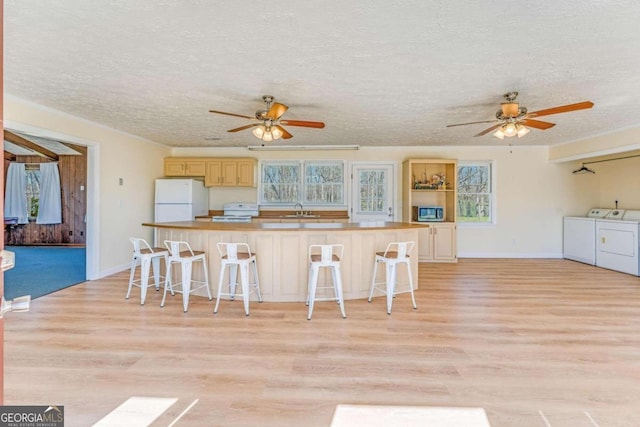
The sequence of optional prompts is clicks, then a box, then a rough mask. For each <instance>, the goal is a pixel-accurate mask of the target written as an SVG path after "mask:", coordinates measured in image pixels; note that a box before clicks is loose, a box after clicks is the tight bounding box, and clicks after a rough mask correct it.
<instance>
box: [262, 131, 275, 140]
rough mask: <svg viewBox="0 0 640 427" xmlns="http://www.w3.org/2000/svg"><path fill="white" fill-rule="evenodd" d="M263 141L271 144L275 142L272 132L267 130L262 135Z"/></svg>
mask: <svg viewBox="0 0 640 427" xmlns="http://www.w3.org/2000/svg"><path fill="white" fill-rule="evenodd" d="M262 140H263V141H264V142H271V141H273V135H271V131H270V130H267V131H266V132H265V133H264V134H263V135H262Z"/></svg>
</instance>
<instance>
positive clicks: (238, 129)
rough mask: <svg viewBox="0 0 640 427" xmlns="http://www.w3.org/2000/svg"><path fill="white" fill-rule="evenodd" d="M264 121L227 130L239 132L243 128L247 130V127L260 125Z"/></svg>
mask: <svg viewBox="0 0 640 427" xmlns="http://www.w3.org/2000/svg"><path fill="white" fill-rule="evenodd" d="M261 124H262V123H253V124H251V125H246V126H240V127H239V128H235V129H229V130H228V131H227V132H238V131H241V130H245V129H249V128H252V127H254V126H260V125H261Z"/></svg>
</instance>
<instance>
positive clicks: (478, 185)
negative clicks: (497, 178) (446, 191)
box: [457, 163, 493, 222]
mask: <svg viewBox="0 0 640 427" xmlns="http://www.w3.org/2000/svg"><path fill="white" fill-rule="evenodd" d="M491 189H492V187H491V164H489V163H479V164H475V165H461V166H459V167H458V212H457V220H458V221H460V222H492V221H493V218H492V206H491V204H492V201H493V196H492V194H491Z"/></svg>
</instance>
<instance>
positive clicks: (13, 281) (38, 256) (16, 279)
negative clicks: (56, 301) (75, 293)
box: [4, 246, 86, 300]
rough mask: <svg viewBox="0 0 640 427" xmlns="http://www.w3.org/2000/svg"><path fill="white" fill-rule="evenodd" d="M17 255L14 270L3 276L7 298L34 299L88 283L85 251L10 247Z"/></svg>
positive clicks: (64, 248)
mask: <svg viewBox="0 0 640 427" xmlns="http://www.w3.org/2000/svg"><path fill="white" fill-rule="evenodd" d="M5 249H6V250H8V251H11V252H14V253H15V254H16V261H15V267H13V268H12V269H11V270H7V271H5V272H4V297H5V299H7V300H10V299H13V298H15V297H19V296H22V295H31V299H34V298H38V297H41V296H43V295H47V294H50V293H51V292H55V291H57V290H60V289H64V288H66V287H69V286H71V285H75V284H77V283H81V282H84V281H85V280H86V257H85V248H78V247H60V246H54V247H47V246H7V247H5Z"/></svg>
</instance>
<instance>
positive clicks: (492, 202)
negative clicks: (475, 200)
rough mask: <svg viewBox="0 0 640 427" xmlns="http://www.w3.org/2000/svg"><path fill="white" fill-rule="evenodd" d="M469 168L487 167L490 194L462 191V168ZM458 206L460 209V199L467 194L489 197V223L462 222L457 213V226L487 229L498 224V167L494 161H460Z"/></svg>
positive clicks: (457, 192)
mask: <svg viewBox="0 0 640 427" xmlns="http://www.w3.org/2000/svg"><path fill="white" fill-rule="evenodd" d="M468 166H487V167H488V168H489V192H488V193H466V192H462V191H461V186H460V168H462V167H468ZM457 169H458V170H457V171H456V172H457V180H458V182H457V183H456V189H457V190H456V205H457V207H458V209H459V208H460V205H461V204H460V197H461V196H462V195H465V194H486V195H488V196H489V220H488V221H460V220H459V219H458V212H456V224H457V225H458V226H463V227H487V226H494V225H496V224H497V215H496V167H495V161H494V160H459V161H458V165H457Z"/></svg>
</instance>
